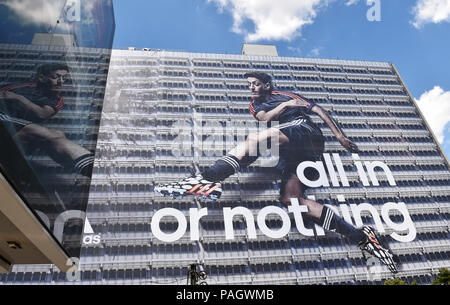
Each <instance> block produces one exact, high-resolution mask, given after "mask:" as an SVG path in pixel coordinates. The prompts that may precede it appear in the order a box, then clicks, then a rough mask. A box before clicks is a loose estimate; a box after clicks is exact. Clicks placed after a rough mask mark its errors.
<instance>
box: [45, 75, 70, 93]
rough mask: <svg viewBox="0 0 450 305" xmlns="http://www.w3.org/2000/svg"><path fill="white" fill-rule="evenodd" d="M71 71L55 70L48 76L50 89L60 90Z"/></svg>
mask: <svg viewBox="0 0 450 305" xmlns="http://www.w3.org/2000/svg"><path fill="white" fill-rule="evenodd" d="M68 77H69V72H68V71H66V70H55V71H53V72H52V73H51V74H50V75H49V76H47V77H46V78H47V85H48V87H49V89H50V90H58V89H60V88H61V86H62V85H64V83H65V82H66V81H67V78H68Z"/></svg>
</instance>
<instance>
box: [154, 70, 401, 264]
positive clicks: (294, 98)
mask: <svg viewBox="0 0 450 305" xmlns="http://www.w3.org/2000/svg"><path fill="white" fill-rule="evenodd" d="M245 77H246V78H247V81H248V86H249V88H250V91H251V93H252V100H251V102H250V106H249V108H250V113H251V114H252V115H253V116H254V118H255V119H256V120H258V121H261V122H267V123H269V124H270V122H273V124H271V126H270V127H269V128H267V129H265V130H264V131H260V132H256V133H252V134H250V135H249V136H248V137H247V139H246V140H245V141H244V142H242V143H240V144H238V145H237V146H236V147H235V148H233V149H232V150H231V151H230V152H229V153H228V154H227V156H225V157H223V158H221V159H219V160H217V161H216V162H215V164H214V165H213V166H211V167H210V168H207V169H206V170H205V171H203V172H202V173H201V174H199V175H193V176H190V177H187V178H185V179H183V180H180V181H178V182H174V183H169V184H165V185H158V186H156V188H155V191H156V192H159V193H161V194H163V195H172V196H185V195H197V196H201V197H204V198H209V199H212V200H216V199H218V198H220V195H221V193H222V189H221V184H220V182H222V181H223V180H225V179H226V178H228V177H229V176H231V175H233V174H234V173H236V172H237V171H238V170H239V169H240V168H243V167H246V166H249V165H250V164H252V163H253V162H255V161H256V160H257V158H258V146H259V143H270V142H271V140H272V139H278V145H279V146H278V148H279V159H280V161H279V164H278V166H277V167H278V168H279V169H281V170H282V174H281V189H280V201H281V203H282V204H284V205H285V206H289V205H290V203H291V198H296V199H298V202H299V203H300V204H301V205H305V206H307V208H308V212H307V213H306V216H307V217H309V218H310V219H311V220H312V221H313V222H314V223H316V224H318V225H319V226H321V227H323V228H324V229H325V230H328V231H333V232H336V233H339V234H341V235H343V236H347V237H348V238H349V239H350V240H351V241H352V242H353V243H355V244H357V245H358V246H359V247H360V248H361V250H363V252H364V251H367V252H368V253H370V254H371V255H374V256H375V257H377V258H378V259H380V261H381V262H382V263H384V264H385V265H386V266H387V267H388V268H389V270H390V271H391V272H392V273H397V267H396V264H395V262H394V260H393V254H392V253H391V252H390V251H389V249H387V248H386V247H385V246H383V245H382V244H381V242H380V241H379V239H378V237H377V236H376V235H375V232H374V230H373V229H372V228H371V227H369V226H363V227H362V228H356V227H354V226H353V225H351V224H349V223H347V222H346V221H345V220H344V219H343V218H341V217H339V216H338V215H336V214H335V213H333V211H332V210H331V209H329V208H328V207H327V206H325V205H322V204H320V203H318V202H315V201H313V200H309V199H306V198H305V197H304V191H305V189H306V187H305V185H304V184H303V183H302V182H301V181H300V180H299V178H298V177H297V175H296V168H297V166H298V164H300V163H301V162H304V161H318V160H320V158H321V156H322V153H323V151H324V137H323V135H322V132H321V130H320V128H319V127H318V126H317V125H316V124H314V122H313V121H312V120H311V119H310V117H309V115H310V114H315V115H318V116H319V117H320V118H321V119H322V120H323V122H324V123H325V124H326V125H327V126H328V128H330V130H331V131H332V133H333V135H334V136H335V137H336V139H337V140H338V141H339V143H341V145H342V146H343V147H344V148H345V149H346V150H348V151H350V152H357V151H358V147H357V146H356V145H355V144H354V143H353V142H352V141H350V140H349V139H348V138H347V137H346V136H345V135H344V133H343V132H342V130H341V129H340V128H339V127H338V125H337V124H336V123H335V122H334V121H333V119H332V118H331V116H330V115H329V114H328V112H327V111H326V110H325V109H323V108H322V107H320V106H319V105H317V104H315V103H313V102H311V101H308V100H307V99H305V98H303V97H300V96H298V95H296V94H293V93H289V92H281V91H276V90H274V87H273V84H272V79H271V76H270V75H268V74H266V73H262V72H250V73H247V74H245ZM305 174H306V176H307V177H308V175H309V177H310V178H308V179H310V180H314V175H316V174H317V173H315V172H314V171H313V172H310V173H308V172H306V173H305Z"/></svg>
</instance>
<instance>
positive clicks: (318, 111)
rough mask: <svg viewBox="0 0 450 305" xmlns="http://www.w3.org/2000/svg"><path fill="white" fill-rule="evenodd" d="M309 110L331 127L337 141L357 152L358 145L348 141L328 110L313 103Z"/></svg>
mask: <svg viewBox="0 0 450 305" xmlns="http://www.w3.org/2000/svg"><path fill="white" fill-rule="evenodd" d="M311 112H313V113H315V114H317V115H318V116H319V117H320V118H321V119H322V120H323V121H324V122H325V124H327V126H328V127H329V128H330V129H331V132H333V134H334V136H335V137H336V138H337V139H338V141H339V143H341V145H342V146H344V147H345V149H347V150H348V151H350V152H357V151H358V146H356V144H355V143H353V142H352V141H350V140H349V139H348V138H347V137H346V136H345V134H344V132H343V131H342V130H341V129H340V128H339V126H338V125H337V124H336V122H335V121H334V120H333V118H332V117H331V116H330V115H329V114H328V112H327V111H326V110H325V109H323V108H322V107H320V106H319V105H314V106H313V107H312V108H311Z"/></svg>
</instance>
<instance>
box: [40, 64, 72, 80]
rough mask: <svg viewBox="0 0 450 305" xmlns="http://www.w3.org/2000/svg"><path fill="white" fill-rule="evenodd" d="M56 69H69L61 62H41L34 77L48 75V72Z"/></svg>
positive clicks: (50, 72)
mask: <svg viewBox="0 0 450 305" xmlns="http://www.w3.org/2000/svg"><path fill="white" fill-rule="evenodd" d="M56 70H66V71H67V72H69V71H70V70H69V67H68V66H67V65H66V64H63V63H50V64H43V65H41V66H39V68H38V69H37V73H36V77H39V75H45V76H50V74H52V72H53V71H56Z"/></svg>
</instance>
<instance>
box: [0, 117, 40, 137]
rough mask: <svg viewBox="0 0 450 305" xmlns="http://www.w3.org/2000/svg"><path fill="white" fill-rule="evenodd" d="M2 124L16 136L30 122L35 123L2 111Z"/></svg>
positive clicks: (0, 120) (0, 121)
mask: <svg viewBox="0 0 450 305" xmlns="http://www.w3.org/2000/svg"><path fill="white" fill-rule="evenodd" d="M0 124H3V126H5V128H6V129H7V130H8V131H9V134H10V135H11V136H14V135H15V134H16V132H18V131H19V130H21V129H22V128H24V127H25V126H27V125H29V124H33V122H30V121H27V120H23V119H18V118H14V117H11V116H9V115H6V114H2V113H0Z"/></svg>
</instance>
